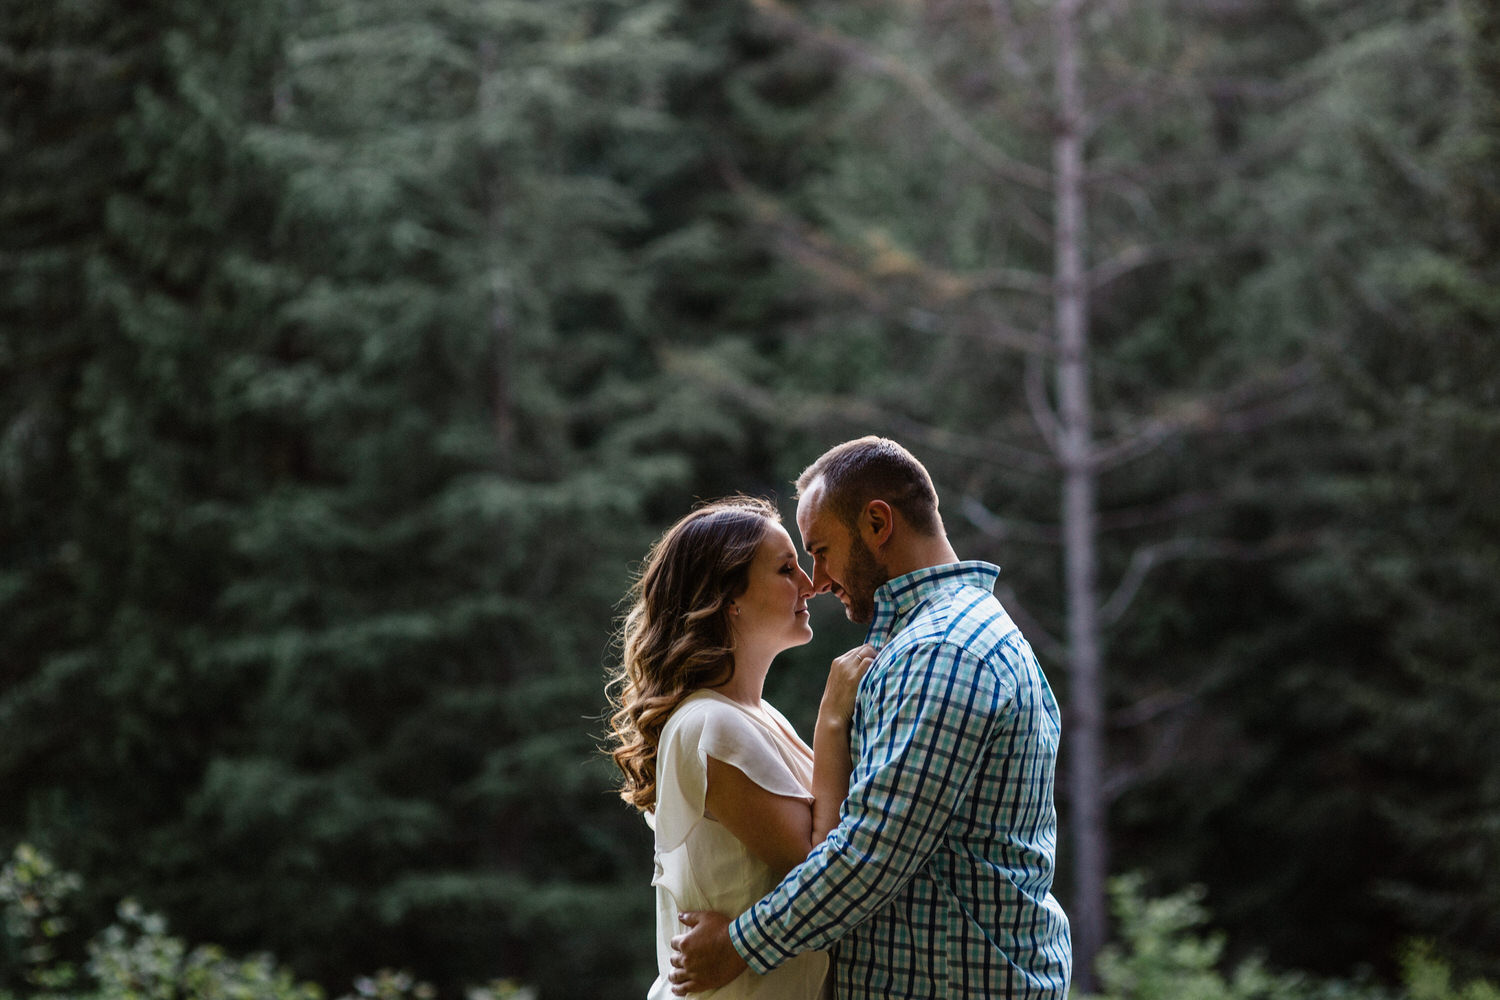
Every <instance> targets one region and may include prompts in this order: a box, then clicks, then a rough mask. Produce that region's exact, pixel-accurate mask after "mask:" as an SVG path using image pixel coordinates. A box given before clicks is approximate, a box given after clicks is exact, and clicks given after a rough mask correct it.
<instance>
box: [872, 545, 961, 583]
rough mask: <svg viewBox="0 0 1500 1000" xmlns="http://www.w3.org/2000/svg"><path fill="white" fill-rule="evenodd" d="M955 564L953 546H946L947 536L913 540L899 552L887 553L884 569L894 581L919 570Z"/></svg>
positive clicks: (955, 558) (955, 554)
mask: <svg viewBox="0 0 1500 1000" xmlns="http://www.w3.org/2000/svg"><path fill="white" fill-rule="evenodd" d="M956 562H958V554H957V553H956V552H954V551H953V546H952V545H950V544H948V538H947V536H946V535H938V536H937V537H935V538H928V537H918V538H914V539H912V540H911V541H910V542H908V543H907V544H906V545H905V546H903V547H902V549H901V551H899V552H893V553H889V554H888V556H887V561H886V563H885V568H886V572H888V573H890V574H891V579H893V580H894V579H895V578H896V577H898V576H905V575H906V574H908V573H915V572H916V571H917V570H919V569H927V568H928V567H931V566H946V565H948V564H949V563H956Z"/></svg>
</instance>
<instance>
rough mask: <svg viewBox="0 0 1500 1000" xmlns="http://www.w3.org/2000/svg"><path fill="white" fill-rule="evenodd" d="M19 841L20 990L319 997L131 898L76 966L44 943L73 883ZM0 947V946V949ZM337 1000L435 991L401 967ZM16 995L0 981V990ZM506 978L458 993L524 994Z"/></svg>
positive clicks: (504, 997) (6, 878)
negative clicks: (186, 934) (186, 936)
mask: <svg viewBox="0 0 1500 1000" xmlns="http://www.w3.org/2000/svg"><path fill="white" fill-rule="evenodd" d="M81 881H82V880H81V879H80V878H79V876H77V875H75V874H73V873H70V872H62V871H59V870H58V869H57V868H56V866H54V865H53V864H52V862H51V861H50V860H49V859H48V858H46V857H45V856H44V855H42V854H41V853H39V852H38V851H37V850H36V849H35V848H33V847H31V846H30V845H27V844H22V845H20V846H18V847H17V848H16V850H15V852H14V853H13V855H12V856H11V858H10V859H9V860H8V861H7V862H6V863H5V865H4V866H3V867H0V906H3V907H4V913H5V940H4V943H6V944H9V945H19V946H20V947H21V950H20V952H19V957H20V964H21V965H23V966H24V967H25V969H24V971H25V979H26V984H27V987H28V991H27V992H26V993H24V994H20V995H24V996H35V997H38V998H47V1000H323V998H324V996H325V995H326V994H325V993H324V991H323V989H322V988H321V987H320V986H318V985H317V984H315V983H310V982H301V981H298V980H297V979H296V977H295V976H294V975H293V973H292V972H291V970H290V969H287V968H285V967H284V966H282V965H281V964H280V963H278V962H277V960H276V959H275V958H274V957H273V956H271V955H269V954H264V953H262V954H256V955H251V956H249V957H246V958H237V957H235V956H233V955H231V954H229V953H228V952H227V951H225V949H223V948H220V947H218V946H216V945H189V944H188V942H186V941H184V940H183V939H182V938H179V937H174V936H172V935H171V934H169V933H168V932H167V922H166V920H165V919H164V918H162V917H161V916H160V915H158V914H154V913H148V912H146V911H145V910H143V909H142V908H141V906H140V904H138V903H136V902H135V901H134V900H125V901H123V902H121V903H120V904H119V906H118V907H117V909H116V918H115V921H114V922H113V923H111V924H110V925H109V926H107V927H105V928H104V929H103V930H102V931H100V932H99V933H98V934H96V935H94V936H93V937H92V938H91V939H90V940H89V941H88V943H87V961H86V962H85V963H84V965H83V968H82V972H81V973H80V970H79V969H78V968H76V967H75V966H74V964H73V963H71V962H68V961H65V960H64V959H62V958H61V957H60V956H59V954H58V953H57V952H56V950H55V949H54V948H53V947H52V944H51V941H52V939H54V938H56V937H57V936H58V935H59V934H60V933H61V932H62V931H63V930H65V929H66V926H67V925H66V921H65V919H64V918H63V917H62V914H63V913H64V912H65V911H66V910H67V907H68V901H69V897H70V896H71V895H73V894H74V893H75V892H77V891H78V889H79V888H80V885H81ZM0 954H4V952H3V951H0ZM353 985H354V988H353V990H352V992H350V993H349V994H347V995H346V996H344V997H341V998H340V1000H435V998H436V997H437V996H438V994H437V991H436V990H435V989H434V988H433V987H432V986H431V985H430V984H427V983H423V982H421V981H419V980H417V979H416V978H415V977H413V976H412V975H411V974H409V973H406V972H396V971H392V970H389V969H385V970H381V971H380V972H377V973H376V974H374V975H371V976H361V977H358V978H357V979H355V981H354V984H353ZM15 996H16V994H12V993H10V992H7V991H6V989H5V987H4V986H3V985H0V997H4V998H5V1000H13V997H15ZM534 996H535V994H534V993H533V992H532V991H530V990H528V989H526V988H524V987H522V986H520V985H519V984H517V983H515V982H514V981H511V980H496V981H494V982H491V983H488V984H486V985H484V986H482V987H475V988H472V989H470V990H468V991H467V993H466V1000H533V998H534Z"/></svg>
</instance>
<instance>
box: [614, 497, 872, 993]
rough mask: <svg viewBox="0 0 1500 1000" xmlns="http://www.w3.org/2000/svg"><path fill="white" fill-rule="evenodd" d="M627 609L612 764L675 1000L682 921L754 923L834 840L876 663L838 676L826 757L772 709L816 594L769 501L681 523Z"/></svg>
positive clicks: (815, 967) (749, 987)
mask: <svg viewBox="0 0 1500 1000" xmlns="http://www.w3.org/2000/svg"><path fill="white" fill-rule="evenodd" d="M631 596H632V597H633V598H634V604H633V606H632V608H631V610H630V612H629V614H628V615H627V616H626V619H625V626H624V630H623V647H624V648H623V662H622V664H621V668H620V671H619V673H618V675H617V676H616V677H615V678H614V680H613V682H612V686H616V685H617V686H618V693H617V695H616V701H615V704H616V706H617V708H618V711H617V712H616V713H615V714H614V716H613V718H612V720H611V722H612V726H613V731H612V733H611V736H612V740H613V742H614V744H615V746H614V749H613V750H612V751H611V752H612V755H613V756H614V759H615V762H616V763H617V764H618V765H619V766H620V770H621V771H622V772H623V773H624V781H623V786H622V788H621V792H620V794H621V797H622V798H624V799H625V801H627V802H629V803H630V804H631V805H633V806H635V807H636V808H637V809H640V810H641V811H642V812H644V813H645V814H646V821H647V822H648V823H649V824H651V826H652V829H653V830H654V831H655V835H656V877H655V878H654V879H653V880H652V884H653V885H655V886H656V964H657V972H658V975H657V979H656V982H655V983H654V984H652V987H651V991H650V993H649V994H648V996H649V997H650V998H652V1000H655V998H664V997H669V996H671V985H670V984H669V983H668V981H667V974H668V972H669V971H670V966H669V964H668V960H669V958H670V955H671V951H672V949H671V943H670V942H671V939H672V936H673V935H674V934H677V933H679V932H680V930H681V926H680V925H679V924H678V920H677V917H678V914H679V913H681V912H683V911H687V910H718V911H720V912H723V913H735V914H737V913H741V912H743V911H744V910H746V909H748V908H749V907H750V905H751V904H752V903H754V902H755V901H756V900H758V899H760V898H761V896H763V895H765V894H766V893H767V892H769V891H770V890H771V889H772V888H774V887H775V885H776V883H777V882H779V881H780V880H781V879H782V877H783V876H785V875H786V873H787V872H788V871H790V870H791V869H792V868H793V867H795V866H796V865H797V864H798V863H799V862H801V861H802V860H803V859H804V858H805V857H807V854H808V852H809V851H811V850H812V848H813V847H814V846H815V845H817V844H819V843H821V842H822V840H823V838H824V837H825V836H827V834H828V831H829V830H831V829H832V828H833V827H834V826H835V825H837V823H838V811H839V805H840V804H841V803H842V802H843V800H844V796H845V795H846V794H847V793H848V791H849V772H850V770H851V763H850V756H849V737H848V724H849V716H850V713H851V712H852V710H853V704H854V692H855V689H856V688H857V687H858V685H859V680H860V678H861V677H862V676H863V674H864V671H865V670H866V669H867V668H868V667H869V664H870V660H871V659H872V658H873V655H874V651H873V650H872V649H871V648H870V647H868V646H861V647H859V648H857V649H853V650H850V651H849V652H848V653H845V654H844V655H843V656H841V657H839V658H838V659H836V660H834V661H833V665H832V666H831V668H830V669H829V673H828V682H827V684H826V686H825V688H824V691H823V700H822V703H821V705H820V706H819V710H818V721H817V724H816V727H817V728H816V731H815V732H814V736H813V744H814V748H815V750H816V752H814V749H810V748H809V747H808V746H807V744H806V743H804V742H803V741H802V740H801V739H800V738H799V737H798V736H797V733H796V731H795V730H794V729H793V728H792V726H791V725H790V724H789V723H788V722H787V720H786V719H785V718H784V717H783V716H782V715H781V713H780V712H778V711H777V710H776V709H775V708H773V707H772V706H771V705H770V704H768V703H766V702H765V701H762V700H761V688H762V686H763V685H764V683H765V679H766V673H767V672H768V671H769V670H770V668H771V661H772V659H774V658H775V656H776V654H777V653H780V652H781V651H782V650H784V649H789V648H790V647H792V646H800V645H802V644H803V643H805V642H807V641H808V640H810V639H811V638H812V627H811V626H810V625H809V624H808V615H807V599H808V598H809V597H811V596H812V581H811V580H809V579H808V577H807V574H806V573H804V572H803V571H802V567H801V566H799V565H798V563H797V554H796V550H795V549H794V548H793V547H792V540H791V538H790V537H789V536H788V535H787V533H786V529H785V528H783V527H782V526H781V519H780V517H779V515H778V514H777V511H776V508H775V507H774V506H772V505H771V504H770V503H767V502H766V501H763V500H755V499H751V498H748V497H737V498H733V499H730V500H723V501H720V502H718V503H713V504H709V505H707V506H704V507H701V508H699V509H697V510H695V511H693V512H692V513H691V514H689V515H687V516H686V517H684V518H683V519H682V520H680V521H678V522H677V523H676V524H675V525H673V526H672V527H671V529H669V530H668V531H667V533H666V534H665V535H663V536H662V538H661V539H660V540H659V541H658V542H657V543H656V544H655V545H654V546H653V547H652V549H651V551H650V553H648V554H647V556H646V565H645V568H644V569H643V571H642V573H641V576H640V579H639V580H637V581H636V584H635V587H634V588H633V589H632V591H631ZM827 966H828V959H827V956H826V955H824V954H822V953H821V952H811V953H808V954H804V955H799V956H797V957H796V958H794V959H792V960H791V961H790V962H787V963H785V964H784V965H782V966H781V967H779V968H777V969H774V970H773V971H772V972H770V973H769V974H768V975H765V976H759V975H756V974H755V973H753V972H746V973H745V974H743V975H741V976H740V977H739V978H738V979H736V980H735V981H734V982H732V983H731V984H729V985H728V986H726V987H724V988H723V989H721V990H717V991H715V992H714V994H713V995H714V996H716V997H718V998H720V1000H729V998H745V997H752V998H755V1000H813V998H816V997H818V996H820V995H822V984H823V980H824V976H825V973H826V971H827ZM704 995H705V996H707V995H708V994H704Z"/></svg>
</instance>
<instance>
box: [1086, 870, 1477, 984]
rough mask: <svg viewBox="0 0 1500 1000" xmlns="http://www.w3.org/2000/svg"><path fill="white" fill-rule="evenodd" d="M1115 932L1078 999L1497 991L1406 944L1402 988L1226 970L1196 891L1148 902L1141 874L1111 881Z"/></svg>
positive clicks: (1248, 965)
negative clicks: (1460, 977) (1096, 987)
mask: <svg viewBox="0 0 1500 1000" xmlns="http://www.w3.org/2000/svg"><path fill="white" fill-rule="evenodd" d="M1110 890H1111V896H1112V898H1113V903H1114V913H1115V918H1116V920H1117V921H1118V933H1117V935H1116V938H1115V941H1114V942H1113V943H1112V944H1110V945H1109V946H1107V947H1106V948H1105V949H1104V951H1103V952H1101V953H1100V956H1099V962H1098V966H1097V971H1098V977H1099V983H1100V987H1101V992H1100V993H1097V994H1090V995H1086V996H1081V997H1078V998H1077V1000H1159V998H1162V997H1172V998H1174V1000H1179V998H1180V1000H1491V998H1493V997H1495V996H1496V995H1497V987H1496V986H1495V985H1494V984H1493V983H1490V982H1486V981H1484V980H1473V981H1470V982H1468V983H1465V984H1463V985H1462V986H1458V985H1455V984H1454V983H1453V982H1452V979H1453V973H1452V966H1451V964H1449V962H1447V961H1446V960H1444V959H1443V958H1441V957H1439V956H1438V955H1437V954H1436V953H1435V952H1434V950H1433V949H1432V947H1431V946H1430V945H1428V944H1414V945H1412V946H1410V947H1409V948H1408V949H1407V950H1406V953H1405V955H1404V958H1403V961H1402V969H1403V974H1402V986H1401V988H1392V987H1389V986H1383V985H1380V984H1377V983H1374V982H1371V981H1369V980H1368V979H1367V978H1356V979H1333V978H1320V977H1316V976H1312V975H1308V974H1306V973H1299V972H1279V971H1275V970H1273V969H1271V968H1269V967H1268V966H1267V965H1266V964H1265V963H1264V962H1263V961H1262V960H1260V959H1259V958H1255V957H1251V958H1246V959H1242V960H1240V961H1239V962H1237V963H1235V964H1233V966H1232V967H1231V966H1230V963H1229V962H1228V961H1227V959H1226V939H1225V936H1224V935H1223V934H1222V933H1219V932H1210V931H1207V930H1206V929H1205V928H1206V927H1207V925H1208V923H1209V914H1208V911H1207V909H1206V908H1205V907H1204V905H1203V898H1204V893H1203V891H1202V889H1201V888H1195V889H1188V890H1184V891H1181V892H1178V893H1175V894H1172V895H1169V896H1162V897H1151V896H1148V895H1146V892H1145V879H1144V878H1142V877H1141V876H1139V875H1125V876H1119V877H1117V878H1115V879H1113V880H1112V881H1111V885H1110Z"/></svg>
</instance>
